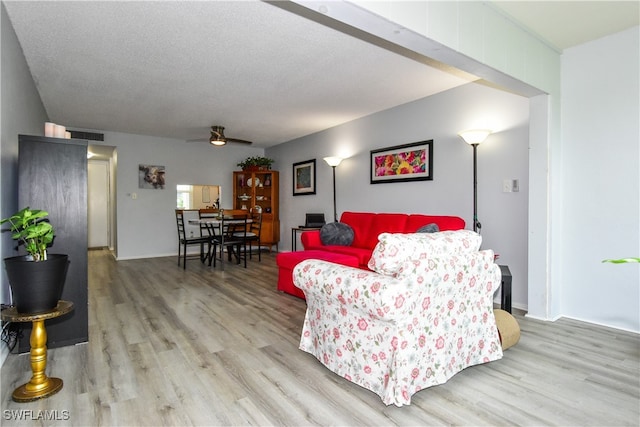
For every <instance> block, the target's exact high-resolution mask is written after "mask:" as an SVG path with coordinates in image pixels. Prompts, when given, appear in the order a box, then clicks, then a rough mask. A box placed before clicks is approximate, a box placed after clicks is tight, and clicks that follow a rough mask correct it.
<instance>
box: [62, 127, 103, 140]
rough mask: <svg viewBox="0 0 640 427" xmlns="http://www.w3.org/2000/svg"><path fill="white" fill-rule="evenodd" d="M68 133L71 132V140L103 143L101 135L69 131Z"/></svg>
mask: <svg viewBox="0 0 640 427" xmlns="http://www.w3.org/2000/svg"><path fill="white" fill-rule="evenodd" d="M67 130H68V129H67ZM69 132H71V138H73V139H88V140H89V141H104V134H103V133H93V132H81V131H78V130H69Z"/></svg>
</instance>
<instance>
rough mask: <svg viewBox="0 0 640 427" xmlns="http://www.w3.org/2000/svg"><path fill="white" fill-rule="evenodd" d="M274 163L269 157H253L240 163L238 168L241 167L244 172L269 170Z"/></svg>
mask: <svg viewBox="0 0 640 427" xmlns="http://www.w3.org/2000/svg"><path fill="white" fill-rule="evenodd" d="M273 162H274V160H273V159H270V158H268V157H262V156H253V157H247V158H246V159H244V160H243V161H241V162H240V163H238V166H240V167H241V168H242V170H243V171H258V170H269V169H271V165H272V164H273Z"/></svg>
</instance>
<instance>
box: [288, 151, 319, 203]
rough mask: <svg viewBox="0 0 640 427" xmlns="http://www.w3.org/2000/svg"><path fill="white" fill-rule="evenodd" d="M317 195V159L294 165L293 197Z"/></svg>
mask: <svg viewBox="0 0 640 427" xmlns="http://www.w3.org/2000/svg"><path fill="white" fill-rule="evenodd" d="M307 194H316V159H312V160H305V161H304V162H298V163H294V164H293V195H294V196H305V195H307Z"/></svg>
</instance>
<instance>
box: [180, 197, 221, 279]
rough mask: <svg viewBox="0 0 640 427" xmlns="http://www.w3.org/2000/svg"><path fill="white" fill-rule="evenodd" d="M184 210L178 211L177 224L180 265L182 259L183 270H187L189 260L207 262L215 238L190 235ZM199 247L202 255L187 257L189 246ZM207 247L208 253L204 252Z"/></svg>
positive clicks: (199, 234) (200, 234)
mask: <svg viewBox="0 0 640 427" xmlns="http://www.w3.org/2000/svg"><path fill="white" fill-rule="evenodd" d="M184 213H185V212H184V209H176V224H177V226H178V265H180V260H181V259H182V268H183V269H185V270H186V268H187V258H196V257H199V258H200V262H205V261H206V259H207V256H209V254H210V253H211V245H212V243H213V237H212V236H208V235H203V234H202V232H201V231H200V233H198V234H194V235H193V236H192V235H188V236H187V230H186V227H185V218H184ZM193 245H199V246H200V253H199V254H197V255H196V254H192V255H187V248H188V247H189V246H193ZM205 245H206V246H207V252H205V251H204V247H205Z"/></svg>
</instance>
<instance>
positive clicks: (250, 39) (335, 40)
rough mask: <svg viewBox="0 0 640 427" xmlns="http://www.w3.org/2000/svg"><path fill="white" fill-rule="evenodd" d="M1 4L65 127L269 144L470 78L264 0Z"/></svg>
mask: <svg viewBox="0 0 640 427" xmlns="http://www.w3.org/2000/svg"><path fill="white" fill-rule="evenodd" d="M6 5H7V12H8V14H9V17H10V19H11V22H12V23H13V25H14V28H15V31H16V33H17V35H18V39H19V40H20V43H21V45H22V48H23V50H24V53H25V56H26V58H27V62H28V64H29V67H30V68H31V72H32V74H33V76H34V80H35V81H36V85H37V88H38V90H39V92H40V96H41V97H42V101H43V103H44V105H45V108H46V110H47V112H48V114H49V116H50V119H51V120H52V121H53V122H56V123H60V124H65V125H67V126H70V127H76V128H91V129H100V130H111V131H120V132H127V133H137V134H145V135H157V136H165V137H172V138H179V139H185V140H186V139H195V138H203V137H208V135H209V127H210V126H212V125H223V126H225V127H226V129H225V134H226V135H227V136H228V137H233V138H239V139H247V140H251V141H254V142H255V143H256V145H258V146H268V145H272V144H277V143H281V142H284V141H288V140H291V139H295V138H297V137H301V136H304V135H308V134H311V133H314V132H317V131H320V130H324V129H326V128H329V127H332V126H336V125H338V124H340V123H344V122H347V121H350V120H353V119H355V118H358V117H362V116H365V115H368V114H371V113H373V112H376V111H380V110H384V109H387V108H390V107H392V106H395V105H400V104H404V103H406V102H409V101H412V100H416V99H419V98H422V97H425V96H429V95H432V94H434V93H437V92H440V91H444V90H447V89H450V88H452V87H455V86H458V85H461V84H465V83H467V82H468V80H466V79H462V78H460V77H456V76H453V75H451V74H448V73H445V72H442V71H439V70H436V69H434V68H430V67H428V66H427V65H424V64H422V63H419V62H416V61H414V60H412V59H408V58H406V57H404V56H400V55H398V54H395V53H391V52H389V51H387V50H384V49H381V48H379V47H376V46H374V45H372V44H369V43H367V42H364V41H362V40H359V39H357V38H355V37H352V36H349V35H346V34H343V33H341V32H338V31H336V30H333V29H331V28H328V27H326V26H323V25H320V24H318V23H315V22H312V21H310V20H308V19H305V18H302V17H299V16H297V15H294V14H292V13H291V12H288V11H285V10H283V9H281V8H279V7H275V6H273V5H271V4H268V3H264V2H255V1H251V2H7V3H6Z"/></svg>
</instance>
